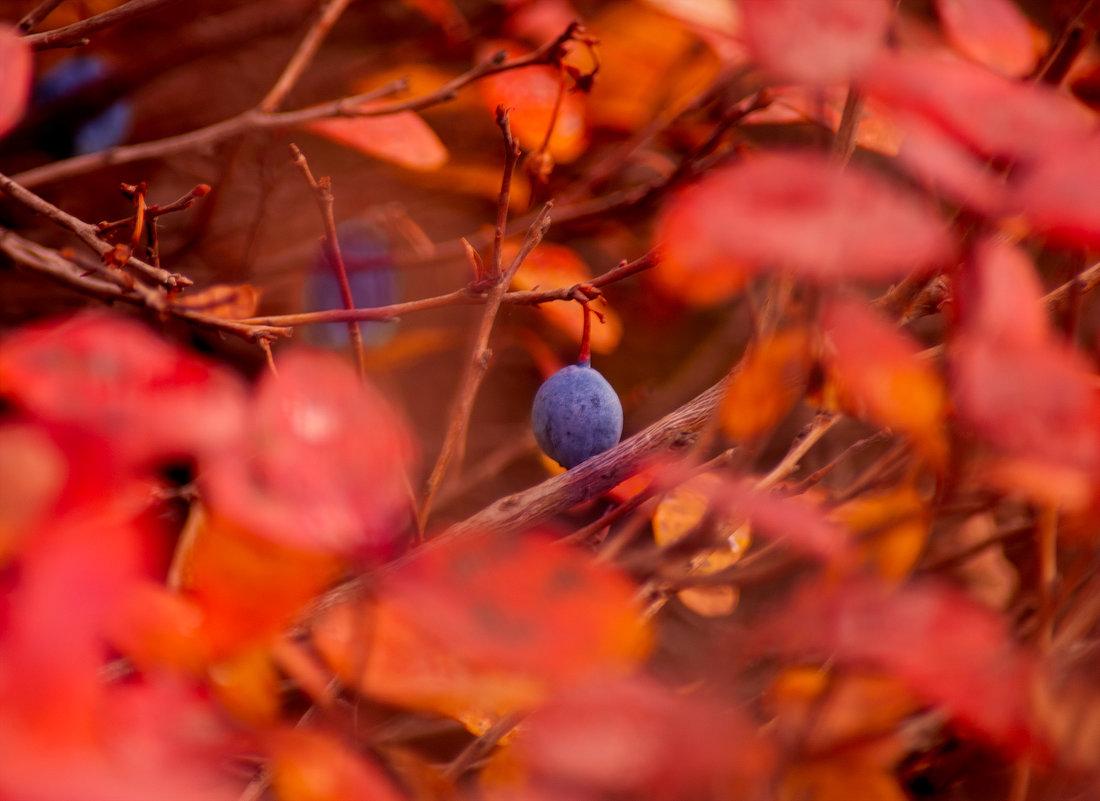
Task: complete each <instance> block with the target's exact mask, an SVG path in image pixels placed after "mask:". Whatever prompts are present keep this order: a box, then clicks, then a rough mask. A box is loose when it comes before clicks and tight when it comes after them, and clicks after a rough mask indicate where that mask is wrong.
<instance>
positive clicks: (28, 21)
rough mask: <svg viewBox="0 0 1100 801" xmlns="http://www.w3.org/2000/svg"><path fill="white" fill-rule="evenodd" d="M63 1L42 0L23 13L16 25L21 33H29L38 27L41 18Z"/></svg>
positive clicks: (63, 0) (44, 17) (50, 12)
mask: <svg viewBox="0 0 1100 801" xmlns="http://www.w3.org/2000/svg"><path fill="white" fill-rule="evenodd" d="M64 2H65V0H43V2H41V3H39V4H38V5H36V6H35V7H34V8H32V9H31V10H30V11H28V12H27V13H26V14H24V15H23V19H21V20H19V24H18V25H17V26H16V27H18V28H19V31H20V32H21V33H24V34H27V33H30V32H31V31H33V30H34V29H35V28H37V27H38V24H39V23H40V22H42V20H44V19H46V17H48V16H49V15H50V14H52V13H53V10H54V9H55V8H57V7H58V6H59V5H61V4H62V3H64Z"/></svg>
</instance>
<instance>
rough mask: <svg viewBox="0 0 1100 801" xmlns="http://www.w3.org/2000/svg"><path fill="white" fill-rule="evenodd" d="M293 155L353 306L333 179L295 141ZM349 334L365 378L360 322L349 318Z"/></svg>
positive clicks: (339, 280)
mask: <svg viewBox="0 0 1100 801" xmlns="http://www.w3.org/2000/svg"><path fill="white" fill-rule="evenodd" d="M290 155H291V158H293V159H294V166H296V167H297V168H298V169H300V170H301V171H302V175H304V176H305V179H306V182H307V183H308V184H309V186H310V189H312V190H313V194H314V196H315V197H316V198H317V207H318V209H320V211H321V220H322V221H323V223H324V226H325V243H324V244H325V254H326V255H327V256H328V261H329V263H330V265H331V266H332V269H333V270H334V271H335V273H336V281H337V283H338V284H339V286H340V298H341V300H343V303H344V308H346V309H354V308H355V298H353V297H352V294H351V285H350V284H349V283H348V271H347V268H346V267H345V266H344V255H343V254H342V253H341V252H340V241H339V239H338V238H337V236H336V215H335V214H334V213H333V207H334V205H335V203H336V198H334V197H333V195H332V180H331V179H330V178H327V177H323V178H321V180H319V181H318V180H317V179H315V178H314V177H313V171H312V170H310V168H309V162H308V161H306V157H305V154H304V153H302V151H301V150H299V149H298V146H297V145H295V144H293V143H291V145H290ZM348 337H349V338H350V340H351V349H352V352H354V353H355V363H356V365H358V367H359V377H360V378H364V379H365V378H366V377H367V361H366V356H365V355H364V353H363V335H362V333H361V332H360V331H359V323H357V322H355V321H354V320H349V321H348Z"/></svg>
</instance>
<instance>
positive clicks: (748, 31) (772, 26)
mask: <svg viewBox="0 0 1100 801" xmlns="http://www.w3.org/2000/svg"><path fill="white" fill-rule="evenodd" d="M891 6H892V4H891V3H889V2H886V0H742V2H741V13H742V17H743V33H744V37H745V41H746V43H747V44H748V46H749V49H750V51H751V52H752V54H753V56H754V57H755V59H756V60H757V61H758V62H759V63H760V65H761V66H762V67H764V68H765V69H766V70H768V71H769V72H770V73H772V74H773V75H774V76H775V77H776V78H777V79H778V80H779V81H780V82H790V83H811V84H827V83H838V82H843V81H847V80H849V79H850V78H852V77H853V76H855V75H856V74H858V73H859V72H860V71H861V70H862V69H863V68H864V67H865V66H866V65H867V63H868V62H869V61H870V60H871V59H872V58H873V57H874V55H875V53H876V52H878V50H879V48H880V47H881V46H882V43H883V41H884V38H885V35H886V29H887V27H888V26H889V24H890V15H891V10H892V9H891Z"/></svg>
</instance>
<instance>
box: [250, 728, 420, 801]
mask: <svg viewBox="0 0 1100 801" xmlns="http://www.w3.org/2000/svg"><path fill="white" fill-rule="evenodd" d="M267 749H268V753H269V754H270V757H271V785H272V787H273V788H274V790H275V793H276V795H277V796H278V798H279V801H348V800H349V799H356V798H358V799H370V801H404V799H405V796H404V795H402V794H401V793H400V792H398V791H397V788H396V787H394V785H393V782H392V781H391V780H390V779H389V777H388V776H386V774H385V773H384V772H383V771H382V769H381V768H379V767H378V766H377V765H375V764H374V763H373V762H371V761H370V759H369V757H367V756H366V755H364V754H357V753H356V752H355V751H353V750H352V749H351V748H350V747H348V746H347V745H346V744H345V743H344V742H343V741H341V740H340V739H339V738H337V737H335V736H334V735H331V734H328V733H326V732H323V731H318V730H316V729H311V728H295V729H291V728H283V729H279V730H278V731H275V732H273V733H272V734H271V736H269V737H268V738H267Z"/></svg>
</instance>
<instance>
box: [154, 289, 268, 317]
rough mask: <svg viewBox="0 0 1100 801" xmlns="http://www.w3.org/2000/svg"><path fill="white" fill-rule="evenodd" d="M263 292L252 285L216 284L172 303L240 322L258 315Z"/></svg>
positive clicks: (190, 309) (180, 297)
mask: <svg viewBox="0 0 1100 801" xmlns="http://www.w3.org/2000/svg"><path fill="white" fill-rule="evenodd" d="M260 294H261V291H260V290H259V289H257V288H256V287H254V286H252V284H215V285H214V286H211V287H207V288H206V289H204V290H202V291H200V292H195V293H193V294H187V295H181V296H179V297H177V298H175V299H173V301H172V305H173V306H175V307H177V308H182V309H188V310H189V311H196V312H202V313H203V314H209V315H211V316H213V317H224V318H225V319H228V320H239V319H242V318H244V317H252V316H253V315H255V314H256V307H257V306H259V304H260Z"/></svg>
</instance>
